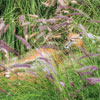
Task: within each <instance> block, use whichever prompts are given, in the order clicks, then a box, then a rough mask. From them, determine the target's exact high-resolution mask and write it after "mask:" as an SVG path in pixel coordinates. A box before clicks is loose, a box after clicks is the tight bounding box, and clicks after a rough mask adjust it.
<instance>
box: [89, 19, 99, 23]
mask: <svg viewBox="0 0 100 100" xmlns="http://www.w3.org/2000/svg"><path fill="white" fill-rule="evenodd" d="M89 22H92V23H100V20H96V19H92V20H90V21H89Z"/></svg>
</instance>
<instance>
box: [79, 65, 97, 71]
mask: <svg viewBox="0 0 100 100" xmlns="http://www.w3.org/2000/svg"><path fill="white" fill-rule="evenodd" d="M83 70H90V71H97V70H98V68H97V67H96V66H85V67H82V68H80V69H79V70H78V72H79V71H83Z"/></svg>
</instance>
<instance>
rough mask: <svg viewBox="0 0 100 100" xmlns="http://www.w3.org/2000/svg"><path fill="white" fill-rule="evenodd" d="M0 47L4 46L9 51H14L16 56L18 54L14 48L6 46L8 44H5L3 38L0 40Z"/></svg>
mask: <svg viewBox="0 0 100 100" xmlns="http://www.w3.org/2000/svg"><path fill="white" fill-rule="evenodd" d="M0 48H4V49H6V50H7V51H9V52H11V53H15V54H16V55H17V56H20V55H19V53H18V52H17V51H16V50H14V49H12V48H11V47H10V46H8V44H6V43H5V42H4V41H3V40H0Z"/></svg>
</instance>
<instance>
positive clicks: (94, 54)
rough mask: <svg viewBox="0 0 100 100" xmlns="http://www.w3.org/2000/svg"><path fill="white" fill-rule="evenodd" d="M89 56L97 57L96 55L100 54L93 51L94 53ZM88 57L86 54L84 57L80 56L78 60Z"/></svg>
mask: <svg viewBox="0 0 100 100" xmlns="http://www.w3.org/2000/svg"><path fill="white" fill-rule="evenodd" d="M88 56H93V57H95V56H99V55H98V54H96V53H93V54H88ZM86 57H87V55H86V56H82V57H80V58H78V60H81V59H84V58H86Z"/></svg>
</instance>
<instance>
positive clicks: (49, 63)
mask: <svg viewBox="0 0 100 100" xmlns="http://www.w3.org/2000/svg"><path fill="white" fill-rule="evenodd" d="M38 59H41V60H43V61H45V62H47V63H48V65H49V66H50V68H51V70H52V72H53V73H54V74H55V75H57V73H56V71H55V68H54V66H53V65H52V63H51V62H50V61H49V60H48V59H47V58H44V57H39V58H38Z"/></svg>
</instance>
